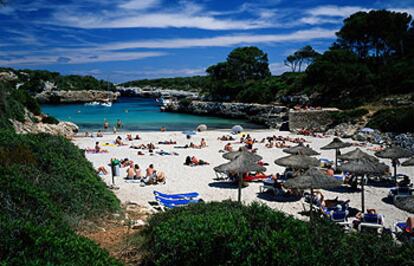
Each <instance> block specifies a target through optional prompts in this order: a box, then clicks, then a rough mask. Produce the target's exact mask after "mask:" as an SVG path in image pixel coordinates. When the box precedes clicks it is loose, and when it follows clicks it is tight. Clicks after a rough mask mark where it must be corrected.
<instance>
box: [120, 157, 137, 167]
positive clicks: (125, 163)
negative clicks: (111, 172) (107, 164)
mask: <svg viewBox="0 0 414 266" xmlns="http://www.w3.org/2000/svg"><path fill="white" fill-rule="evenodd" d="M120 162H121V167H127V166H129V165H131V164H132V165H133V164H134V162H133V161H132V160H129V159H128V158H125V159H123V160H121V161H120Z"/></svg>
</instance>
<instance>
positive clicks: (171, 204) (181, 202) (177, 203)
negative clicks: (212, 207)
mask: <svg viewBox="0 0 414 266" xmlns="http://www.w3.org/2000/svg"><path fill="white" fill-rule="evenodd" d="M155 199H156V200H157V202H158V203H159V204H160V205H161V206H163V207H166V208H168V209H171V208H175V207H181V206H186V205H188V204H194V203H200V202H202V200H201V199H197V200H190V199H175V200H171V199H165V198H162V197H158V196H155Z"/></svg>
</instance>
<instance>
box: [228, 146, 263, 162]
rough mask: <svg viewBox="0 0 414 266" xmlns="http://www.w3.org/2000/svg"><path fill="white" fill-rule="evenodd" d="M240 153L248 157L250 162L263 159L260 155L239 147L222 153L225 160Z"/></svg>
mask: <svg viewBox="0 0 414 266" xmlns="http://www.w3.org/2000/svg"><path fill="white" fill-rule="evenodd" d="M240 155H243V156H244V157H246V158H249V159H250V161H252V162H258V161H260V160H261V159H263V158H262V157H261V156H260V155H257V154H254V153H252V152H249V151H247V150H244V149H240V150H239V151H232V152H227V153H225V154H223V158H224V159H226V160H234V159H236V158H237V157H239V156H240Z"/></svg>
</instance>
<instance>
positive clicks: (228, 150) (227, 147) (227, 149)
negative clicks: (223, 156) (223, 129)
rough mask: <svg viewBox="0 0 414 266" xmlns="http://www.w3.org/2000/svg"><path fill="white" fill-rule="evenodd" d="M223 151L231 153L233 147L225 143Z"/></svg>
mask: <svg viewBox="0 0 414 266" xmlns="http://www.w3.org/2000/svg"><path fill="white" fill-rule="evenodd" d="M224 151H227V152H232V151H233V147H232V146H231V143H230V142H229V143H227V144H226V145H224Z"/></svg>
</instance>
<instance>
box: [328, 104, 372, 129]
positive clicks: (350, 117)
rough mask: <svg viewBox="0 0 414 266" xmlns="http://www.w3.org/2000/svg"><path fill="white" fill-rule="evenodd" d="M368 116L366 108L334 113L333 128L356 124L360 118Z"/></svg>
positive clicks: (332, 114)
mask: <svg viewBox="0 0 414 266" xmlns="http://www.w3.org/2000/svg"><path fill="white" fill-rule="evenodd" d="M366 114H368V110H367V109H365V108H357V109H352V110H344V111H342V112H332V113H331V118H332V120H333V121H334V122H333V123H332V125H331V126H336V125H338V124H341V123H356V122H357V120H358V119H359V118H361V117H362V116H364V115H366Z"/></svg>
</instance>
